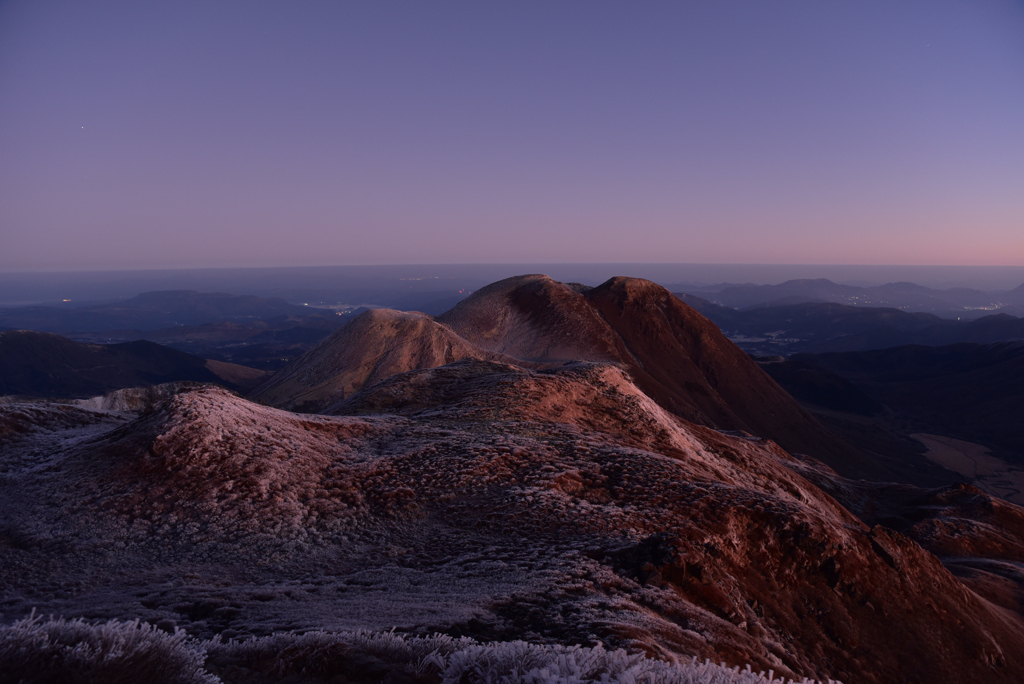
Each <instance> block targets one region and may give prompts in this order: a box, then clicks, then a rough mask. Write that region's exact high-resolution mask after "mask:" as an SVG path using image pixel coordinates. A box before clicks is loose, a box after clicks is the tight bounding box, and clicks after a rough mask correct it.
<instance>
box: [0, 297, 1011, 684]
mask: <svg viewBox="0 0 1024 684" xmlns="http://www.w3.org/2000/svg"><path fill="white" fill-rule="evenodd" d="M533 285H534V286H536V287H538V288H540V289H541V290H544V289H546V288H548V287H551V288H554V287H556V286H555V285H552V284H551V283H546V282H543V281H536V280H535V281H533ZM647 287H648V286H646V285H645V284H643V283H613V284H611V285H610V286H609V287H608V288H607V291H606V292H598V293H596V294H595V295H594V298H595V299H594V301H596V302H598V305H599V306H602V307H603V306H608V307H611V306H612V305H613V304H614V305H615V306H617V307H619V310H621V311H623V312H624V313H620V314H619V315H621V316H626V315H628V312H629V311H631V310H632V306H633V304H631V303H628V302H626V301H624V300H623V299H620V298H625V299H630V295H631V296H632V297H633V298H636V297H638V296H639V294H640V292H638V290H640V291H643V290H645V289H646V288H647ZM570 289H571V288H570ZM506 291H507V288H506ZM514 291H515V289H514V288H513V289H512V292H513V293H514ZM588 292H589V291H588ZM562 294H564V292H563V291H561V290H558V291H557V292H556V293H555V294H554V295H553V298H557V297H560V296H561V295H562ZM489 299H490V297H489ZM513 299H518V297H513ZM492 301H493V300H492ZM644 301H647V298H646V296H645V297H641V298H640V299H639V300H637V301H636V302H635V303H636V304H637V305H639V306H644V304H643V302H644ZM577 303H578V301H577ZM656 303H657V300H655V302H654V304H656ZM665 306H666V307H667V308H669V312H671V308H670V307H673V306H674V305H671V304H666V305H665ZM533 310H534V309H531V311H533ZM563 310H564V309H562V308H559V309H558V311H563ZM608 310H613V309H608ZM649 310H650V314H651V317H652V318H658V317H660V316H661V315H662V314H664V313H665V311H664V310H663V309H659V308H658V307H656V306H653V304H652V307H651V308H650V309H649ZM507 313H508V314H509V315H512V313H513V312H511V311H508V312H507ZM549 313H551V312H549ZM423 318H424V320H425V322H424V323H423V324H422V326H423V329H424V330H428V331H429V330H431V326H429V325H427V323H429V322H430V319H429V318H426V317H423ZM413 323H415V321H413ZM392 324H393V325H396V326H402V325H409V324H410V322H409V321H397V322H393V323H392ZM510 330H511V328H510ZM427 334H432V333H427ZM513 339H514V338H513ZM550 342H551V344H550V345H548V344H545V345H543V348H546V349H562V348H565V347H563V346H559V345H561V344H562V343H560V342H559V340H558V339H557V338H555V339H552V340H551V341H550ZM556 343H558V344H556ZM623 344H625V343H623ZM564 345H565V346H571V345H570V344H569V342H568V341H566V342H565V343H564ZM523 348H526V347H523ZM330 412H331V413H332V414H337V415H309V414H303V415H299V414H293V413H289V412H286V411H282V410H278V409H273V408H270V407H267V406H263V405H259V404H256V403H252V402H250V401H246V400H244V399H242V398H240V397H237V396H234V395H232V394H230V393H228V392H225V391H223V390H220V389H216V388H202V389H195V390H190V391H184V392H180V393H177V394H174V395H173V396H170V397H168V398H167V399H164V400H163V401H161V402H159V403H158V404H157V405H155V406H154V407H153V408H152V409H151V410H149V411H147V412H144V413H141V414H140V415H138V416H137V417H135V418H134V419H126V418H125V416H123V415H110V414H104V413H96V412H89V411H86V410H84V409H74V408H71V407H59V406H47V405H9V406H0V418H2V420H0V425H10V426H12V427H11V428H10V429H8V430H7V431H6V433H5V434H6V435H7V437H3V436H0V441H3V444H4V447H3V449H2V450H0V459H2V468H3V472H4V477H3V478H2V479H0V518H2V519H3V521H4V524H5V528H4V532H3V534H2V535H0V563H2V564H3V567H4V568H5V569H6V571H5V573H4V577H3V580H2V582H0V602H2V605H3V606H4V614H5V617H8V616H9V617H10V618H18V617H21V616H26V615H28V614H30V611H31V610H33V609H35V610H36V611H38V612H39V613H42V614H54V615H66V616H74V615H88V616H100V617H120V618H121V619H125V618H127V617H132V618H139V619H142V620H144V621H146V622H148V623H150V624H155V625H159V626H160V627H161V629H167V630H173V629H175V628H182V629H184V630H186V631H187V633H188V634H189V635H191V636H193V637H196V638H200V639H207V640H209V639H212V638H213V637H214V636H215V635H220V640H221V641H222V642H226V641H231V642H234V643H238V644H239V646H238V653H239V657H238V658H236V659H235V660H233V661H229V662H226V663H221V665H222V667H221V669H219V670H218V672H220V673H221V675H220V676H222V677H224V679H225V680H226V681H253V679H243V677H245V676H250V675H249V673H247V671H246V670H244V669H241V667H242V665H243V664H245V663H252V662H253V661H252V660H251V659H255V658H257V656H258V654H260V653H263V652H264V650H267V649H271V647H272V645H273V644H280V643H283V642H282V641H281V640H283V639H297V638H299V637H298V635H299V634H305V636H304V637H301V641H296V642H295V643H294V645H292V646H290V647H289V648H287V649H284V648H275V649H273V650H274V652H275V653H278V652H282V653H283V652H284V651H287V652H289V653H298V654H301V655H295V656H294V657H297V658H298V657H301V658H304V659H305V663H306V667H307V668H308V669H307V675H305V679H303V678H302V677H301V676H298V675H296V677H295V679H294V681H315V679H314V676H313V675H314V674H315V672H329V671H332V670H331V668H333V667H337V663H338V662H339V660H341V661H342V662H343V660H344V659H345V658H346V657H348V655H349V653H350V649H348V648H347V647H344V646H341V645H338V644H339V642H332V638H335V637H332V634H333V633H335V632H340V631H344V630H349V631H351V630H357V629H363V630H387V629H392V628H395V629H396V630H397V632H398V633H405V634H409V635H429V634H434V633H438V632H440V633H444V634H450V635H455V636H467V637H472V638H474V639H477V640H487V641H492V640H493V641H513V640H517V639H521V640H525V641H530V642H534V643H548V644H551V643H555V644H592V643H594V642H600V643H603V644H604V645H605V646H606V647H608V648H620V647H621V648H628V649H631V650H634V651H636V650H641V651H644V652H645V653H647V654H649V655H652V656H656V657H659V658H663V659H669V660H676V659H679V660H681V661H683V662H686V661H689V660H690V659H691V658H692V657H697V658H698V659H700V660H703V659H705V658H708V659H713V660H714V661H715V662H725V663H727V664H728V666H730V667H732V666H737V667H743V666H744V665H747V664H749V665H751V666H752V668H753V671H754V672H757V671H759V670H763V671H767V670H769V669H771V670H774V675H773V676H774V678H778V677H782V676H785V677H796V678H797V679H798V680H799V679H800V678H801V677H806V676H809V677H813V678H815V679H820V680H822V681H824V680H826V679H828V678H833V679H835V678H838V679H841V680H843V681H847V682H862V683H865V684H881V683H888V682H903V681H906V682H933V683H936V684H945V683H947V682H949V683H952V682H957V683H960V682H969V683H970V682H987V683H990V684H1003V683H1007V684H1008V683H1010V682H1017V681H1021V679H1022V678H1024V663H1022V662H1021V661H1020V659H1018V658H1015V657H1014V654H1016V653H1020V652H1024V622H1022V619H1021V617H1020V614H1019V613H1018V612H1016V604H1014V603H1013V596H1012V594H1011V593H1010V592H1008V591H996V590H995V589H1001V590H1002V589H1007V587H1011V586H1012V582H1011V583H1010V584H1006V583H1004V584H1001V585H996V584H994V581H995V579H996V578H995V575H993V574H992V573H990V579H992V582H989V583H988V584H987V585H986V584H985V582H984V581H982V580H984V577H982V576H980V575H979V576H977V577H975V578H965V579H960V578H958V576H957V575H955V574H954V573H952V572H950V570H949V569H948V568H947V567H945V566H944V565H943V563H942V562H941V561H940V560H939V558H938V557H936V555H934V554H933V553H931V552H929V551H928V550H926V549H925V548H924V547H922V545H921V543H920V542H918V541H915V538H921V539H926V538H927V539H929V540H934V548H937V549H938V548H943V549H945V546H943V544H945V545H947V546H948V545H952V544H957V545H958V546H957V547H956V548H957V549H959V551H958V553H960V554H963V553H966V552H970V553H972V554H976V555H975V556H973V558H974V560H973V561H972V562H974V563H981V562H983V561H985V559H986V558H989V559H991V560H990V563H991V564H993V565H998V564H999V563H1005V562H1007V561H1005V560H1004V559H1008V558H1011V557H1016V556H1015V555H1014V554H1016V553H1017V549H1018V547H1019V546H1020V541H1019V530H1020V524H1019V523H1020V520H1022V519H1024V514H1022V511H1021V509H1020V508H1018V507H1015V506H1012V505H1010V504H1004V503H1001V502H996V501H994V500H992V499H991V498H988V497H985V495H983V494H981V493H979V492H967V494H968V495H969V496H966V497H960V498H957V496H958V494H957V492H958V491H960V490H955V489H946V490H941V491H936V492H924V493H922V492H920V491H919V490H913V489H912V488H908V489H907V490H905V491H907V492H916V493H913V494H912V495H906V496H905V497H904V498H903V499H901V500H900V501H899V502H894V501H892V500H891V499H890V498H887V497H884V496H883V497H880V501H882V502H886V505H889V506H890V507H898V506H902V508H901V509H900V510H906V511H907V512H908V513H907V515H911V514H912V515H915V516H918V521H917V522H918V523H919V524H915V525H910V526H907V525H906V524H905V523H904V521H903V520H902V519H901V520H898V521H895V522H893V523H892V524H898V525H900V526H901V527H902V528H903V529H906V530H907V532H906V533H901V532H899V531H897V530H895V529H893V528H891V527H889V523H886V522H882V523H880V524H879V523H878V522H874V521H873V522H872V523H871V524H868V523H865V522H864V519H863V518H859V517H858V516H857V515H855V514H853V513H851V512H850V511H849V510H847V509H846V508H844V507H843V506H842V505H840V503H839V502H837V500H836V499H835V498H834V497H833V496H831V495H829V494H827V493H826V492H825V491H823V489H822V488H821V486H819V485H816V484H814V482H815V481H818V482H821V485H822V486H826V487H832V488H834V489H835V490H836V491H837V492H838V493H840V494H842V493H843V487H847V488H848V487H852V486H856V484H857V483H852V484H851V483H849V482H848V481H845V480H842V479H841V478H839V477H838V476H836V475H835V474H834V473H832V472H831V471H830V470H828V469H827V468H826V467H825V466H822V465H820V464H818V463H816V462H814V461H812V460H798V459H796V458H794V457H792V456H790V455H789V454H787V453H786V452H784V451H783V450H782V449H780V448H779V447H778V446H777V445H776V444H774V443H772V442H770V441H767V440H761V439H757V438H751V437H746V438H744V437H736V436H730V435H727V434H723V433H721V432H719V431H716V430H713V429H710V428H708V427H704V426H700V425H696V424H694V423H690V422H688V421H685V420H682V419H680V418H678V417H676V416H674V415H672V414H671V413H669V412H667V411H666V410H664V409H663V408H662V407H661V406H659V405H658V404H657V403H656V402H654V401H653V400H652V399H651V398H650V397H649V396H647V394H646V393H644V392H643V391H641V390H640V389H639V388H638V387H637V386H636V385H635V384H634V383H633V382H632V380H631V379H630V377H629V375H628V374H627V372H626V371H625V370H624V369H623V368H621V367H620V366H619V365H617V364H614V363H590V362H576V363H568V364H565V365H562V366H559V367H557V368H548V369H542V370H530V369H525V368H522V367H520V366H518V365H510V364H507V363H499V362H494V361H488V360H478V359H474V358H466V359H463V360H461V361H457V362H455V363H451V364H448V365H445V366H442V367H438V368H428V369H419V370H412V371H409V372H405V373H399V374H396V375H392V376H390V377H388V378H386V379H384V380H383V381H381V382H378V383H376V384H373V385H369V386H366V387H364V389H362V390H361V391H360V392H357V393H355V394H353V395H350V396H347V397H346V398H344V399H343V400H342V401H340V402H338V403H337V404H335V405H334V406H333V407H332V408H331V410H330ZM72 414H73V415H72ZM56 426H62V427H60V429H56ZM4 440H6V441H4ZM915 496H916V497H917V499H915V498H914V497H915ZM928 497H931V499H928ZM850 498H851V499H852V500H854V501H855V502H856V501H859V499H857V497H856V496H851V497H850ZM918 499H921V500H924V499H928V500H929V501H931V502H933V503H934V502H935V501H945V502H947V505H946V506H945V508H944V509H942V510H939V509H937V508H935V506H933V505H925V504H924V503H921V504H918ZM851 505H853V504H851ZM860 514H861V515H862V516H863V517H864V518H870V515H871V514H870V512H864V511H861V513H860ZM952 522H955V523H956V525H958V527H956V528H955V530H953V531H950V532H948V533H947V532H945V530H946V529H947V528H946V527H944V525H948V524H949V523H952ZM929 535H930V536H929ZM998 535H1002V537H1001V538H1002V539H1003V541H1004V544H1003V546H1002V547H1000V548H996V547H995V546H994V545H993V544H992V543H991V540H994V539H996V538H997V536H998ZM928 543H930V544H931V543H933V542H932V541H929V542H928ZM956 567H957V568H958V572H959V571H960V570H962V569H963V568H964V566H963V565H962V564H960V565H957V566H956ZM983 585H984V586H983ZM971 587H977V591H978V592H980V595H979V593H976V592H975V591H974V590H973V589H972V588H971ZM986 587H987V588H986ZM983 597H984V598H983ZM271 633H273V634H275V635H277V636H274V637H270V636H266V638H267V639H274V640H275V641H273V642H268V641H262V640H260V639H258V638H256V637H260V636H263V635H270V634H271ZM332 644H334V646H332ZM38 647H39V646H38V645H33V646H32V648H38ZM380 648H381V649H383V648H384V644H383V642H381V646H380ZM267 652H268V654H269V650H268V651H267ZM246 654H248V655H246ZM243 656H244V657H243ZM280 657H282V658H284V657H285V656H284V655H281V656H280ZM274 658H277V656H274ZM273 662H275V661H274V660H273V659H271V660H268V661H266V663H265V664H264V666H263V667H265V668H266V667H271V666H272V664H273ZM199 663H200V665H202V663H203V661H202V660H200V661H199ZM213 664H216V662H214V663H213ZM251 667H253V668H254V670H253V672H252V673H251V676H253V677H255V676H256V673H258V672H260V670H259V669H258V668H257V667H256V666H255V665H251ZM314 667H315V668H316V669H315V672H314V673H313V674H308V672H309V671H312V670H313V668H314ZM347 672H348V675H351V671H347ZM433 672H435V670H424V671H423V672H422V673H420V674H419V675H417V676H418V677H421V679H415V680H410V681H421V682H431V683H432V684H433V683H435V682H437V683H439V682H440V678H439V676H436V675H434V674H432V673H433ZM278 674H279V675H280V672H278ZM348 675H346V676H348ZM232 677H237V679H232ZM755 677H756V675H751V676H750V680H751V681H758V680H757V679H755ZM761 681H765V680H761Z"/></svg>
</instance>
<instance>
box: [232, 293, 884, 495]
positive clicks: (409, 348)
mask: <svg viewBox="0 0 1024 684" xmlns="http://www.w3.org/2000/svg"><path fill="white" fill-rule="evenodd" d="M465 358H473V359H488V360H499V361H504V362H506V363H511V364H515V365H518V366H522V367H529V368H538V367H544V366H551V365H558V364H564V363H571V362H576V361H593V362H612V363H617V364H620V365H621V366H622V367H623V368H624V369H625V370H626V371H627V372H628V373H629V374H630V376H631V377H632V378H634V380H635V382H636V383H637V386H638V387H640V388H641V389H642V390H643V391H644V392H646V393H647V394H648V395H649V396H650V397H651V398H653V399H654V400H655V401H656V402H658V403H659V404H660V405H661V406H663V407H664V408H666V409H668V410H669V411H672V412H673V413H675V414H676V415H678V416H681V417H683V418H686V419H687V420H690V421H693V422H696V423H701V424H704V425H710V426H714V427H717V428H720V429H725V430H741V431H745V432H750V433H753V434H757V435H762V436H765V437H769V438H771V439H774V440H776V441H777V442H779V443H780V444H782V445H783V446H784V447H785V448H787V449H791V450H795V451H799V452H804V453H810V454H812V455H815V456H817V457H820V458H823V459H826V460H827V461H828V462H829V463H830V464H831V465H833V466H834V467H836V468H838V469H840V470H841V471H842V472H844V473H849V474H851V475H852V474H857V475H858V476H867V475H869V474H871V473H874V472H877V468H878V467H879V465H880V464H874V463H867V462H862V460H861V459H860V458H859V456H858V454H857V453H856V452H855V451H854V450H853V449H851V448H850V447H849V446H848V445H846V444H844V443H842V442H840V441H838V440H837V439H836V438H835V437H834V436H833V435H831V434H830V433H829V432H828V431H827V430H825V429H824V428H823V427H822V426H821V425H820V424H819V423H818V422H817V421H815V420H814V418H813V417H811V416H810V414H808V413H807V412H806V411H804V410H803V409H802V408H801V407H800V406H799V404H798V403H797V402H796V401H795V400H793V399H792V397H790V396H789V395H788V394H786V393H785V391H783V390H782V389H781V388H780V387H779V386H778V385H777V384H776V383H775V382H774V381H772V380H771V378H770V377H769V376H768V375H767V374H766V373H764V371H762V370H761V369H760V368H759V367H758V365H757V364H756V363H755V362H754V361H753V360H751V359H750V358H749V357H748V356H747V355H746V354H744V353H743V352H742V351H741V350H740V349H738V348H737V347H736V346H735V345H734V344H732V343H731V342H730V341H729V340H728V339H726V338H725V336H724V335H722V333H721V332H720V331H719V330H718V328H717V327H716V326H715V325H714V324H713V323H711V322H710V321H708V320H707V319H706V318H704V317H703V316H701V315H700V314H698V313H697V312H696V311H694V310H693V309H691V308H690V307H689V306H687V305H686V304H684V303H682V302H681V301H679V299H677V298H676V297H674V296H673V295H672V294H671V293H670V292H668V291H667V290H665V289H664V288H662V287H661V286H659V285H656V284H654V283H652V282H650V281H646V280H640V279H633V278H613V279H611V280H609V281H607V282H606V283H604V284H603V285H601V286H599V287H596V288H588V287H585V286H582V285H573V284H564V283H559V282H557V281H555V280H552V279H551V278H549V277H547V276H543V275H529V276H518V277H514V278H508V279H506V280H502V281H499V282H497V283H493V284H491V285H488V286H486V287H484V288H481V289H480V290H477V291H476V292H474V293H473V294H472V295H471V296H469V297H467V298H466V299H464V300H462V301H461V302H460V303H459V304H457V305H456V306H455V307H454V308H452V309H451V310H450V311H448V312H446V313H445V314H443V315H441V316H438V317H436V319H432V318H431V317H429V316H426V315H421V314H414V313H412V314H411V313H399V312H388V311H385V310H379V309H378V310H375V311H374V312H368V313H365V314H363V315H362V316H361V317H360V318H358V319H356V320H355V321H353V322H352V323H350V324H348V325H346V326H345V327H344V328H342V329H341V330H339V331H338V332H337V333H335V334H333V335H332V336H331V337H329V338H327V339H325V340H324V341H323V342H321V343H320V344H319V345H318V346H317V347H316V348H314V349H312V350H310V351H309V352H307V353H306V354H305V355H304V356H302V357H300V358H299V359H297V360H296V361H295V362H293V363H292V364H290V365H289V366H287V367H285V368H284V369H282V370H281V371H280V372H279V373H278V374H277V375H275V376H274V377H273V378H271V379H270V380H268V381H267V382H266V383H265V384H263V385H261V386H260V387H258V388H256V390H254V392H253V393H252V395H251V396H252V397H253V398H254V399H256V400H258V401H261V402H265V403H268V404H270V405H272V406H277V407H280V408H298V407H303V408H304V409H306V410H319V409H322V408H324V407H325V406H327V405H328V404H330V403H332V402H334V401H337V400H339V399H342V398H344V397H346V396H348V395H349V394H351V393H352V392H353V391H356V390H358V389H360V388H361V387H363V386H365V385H368V384H372V383H373V382H377V381H380V380H383V379H385V378H386V377H388V376H390V375H393V374H396V373H400V372H403V371H407V370H414V369H418V368H431V367H436V366H441V365H444V364H445V363H450V362H452V361H455V360H459V359H465ZM882 467H883V469H884V466H882Z"/></svg>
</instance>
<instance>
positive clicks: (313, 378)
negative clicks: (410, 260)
mask: <svg viewBox="0 0 1024 684" xmlns="http://www.w3.org/2000/svg"><path fill="white" fill-rule="evenodd" d="M465 358H476V359H483V358H488V359H489V358H493V359H499V358H500V357H499V356H498V355H496V354H490V353H488V352H485V351H483V350H481V349H478V348H476V347H474V346H473V345H472V344H470V343H468V342H466V341H465V340H464V339H462V338H460V337H459V336H458V335H456V334H454V333H453V332H452V331H451V330H449V329H448V328H446V327H445V326H443V325H439V324H437V323H435V322H434V320H433V319H432V318H431V317H430V316H427V315H425V314H420V313H415V312H403V311H393V310H391V309H374V310H371V311H367V312H365V313H363V314H362V315H360V316H358V317H357V318H355V319H354V320H353V321H351V322H349V323H348V324H347V325H345V326H344V327H343V328H341V329H340V330H337V331H336V332H334V333H333V334H331V335H330V336H328V337H326V338H325V339H323V340H322V341H321V342H320V343H319V344H317V345H316V346H315V347H313V348H312V349H310V350H309V351H308V352H306V353H305V354H303V355H302V356H300V357H299V358H298V359H296V360H295V361H293V362H292V363H290V364H289V365H288V366H286V367H285V368H283V369H281V370H280V371H279V372H278V373H276V374H275V375H274V376H273V377H271V378H270V379H269V380H268V381H267V382H265V383H263V384H262V385H260V386H259V387H257V388H256V389H255V390H253V392H252V394H251V396H252V397H253V398H254V399H256V400H257V401H260V402H263V403H266V404H270V405H272V406H277V407H280V408H286V409H290V410H303V411H318V410H320V409H321V408H323V407H324V406H326V405H327V404H330V403H332V402H335V401H338V400H340V399H342V398H344V397H347V396H349V395H350V394H352V393H353V392H357V391H358V390H359V389H361V388H362V387H363V386H364V385H366V384H373V383H375V382H380V381H381V380H383V379H385V378H388V377H391V376H392V375H394V374H396V373H403V372H405V371H408V370H412V369H415V368H434V367H436V366H443V365H445V364H446V363H452V362H453V361H458V360H460V359H465Z"/></svg>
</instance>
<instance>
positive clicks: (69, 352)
mask: <svg viewBox="0 0 1024 684" xmlns="http://www.w3.org/2000/svg"><path fill="white" fill-rule="evenodd" d="M265 375H266V374H265V373H264V372H263V371H258V370H255V369H252V368H247V367H245V366H239V365H236V364H231V363H224V362H220V361H207V360H206V359H202V358H199V357H197V356H193V355H191V354H186V353H184V352H180V351H176V350H174V349H170V348H168V347H163V346H161V345H159V344H155V343H153V342H146V341H141V340H140V341H137V342H125V343H122V344H111V345H101V344H82V343H80V342H73V341H71V340H69V339H66V338H64V337H61V336H59V335H53V334H49V333H40V332H32V331H28V330H9V331H5V332H0V395H6V394H9V395H25V396H33V397H52V398H75V397H91V396H96V395H100V394H104V393H106V392H109V391H111V390H115V389H120V388H123V387H139V386H145V385H156V384H160V383H165V382H173V381H180V380H188V381H194V382H214V383H219V384H222V385H224V386H226V387H230V388H233V389H239V390H245V389H248V388H251V387H252V386H253V385H255V384H256V383H258V382H260V381H261V380H262V379H263V378H264V377H265Z"/></svg>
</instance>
